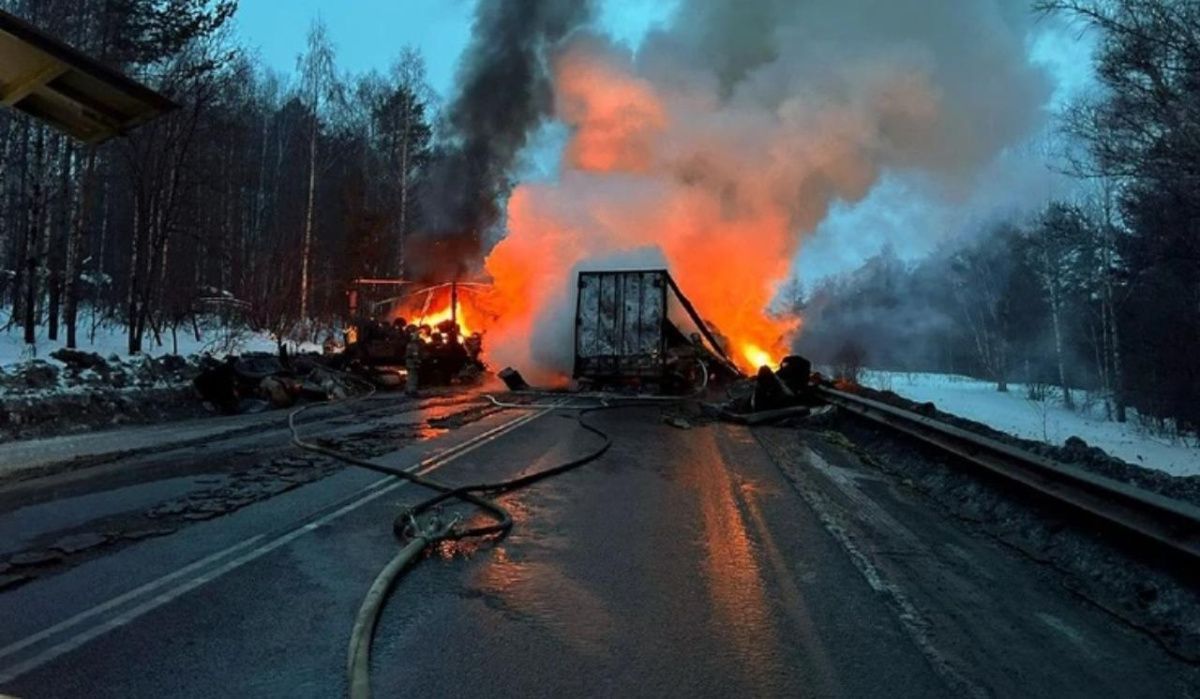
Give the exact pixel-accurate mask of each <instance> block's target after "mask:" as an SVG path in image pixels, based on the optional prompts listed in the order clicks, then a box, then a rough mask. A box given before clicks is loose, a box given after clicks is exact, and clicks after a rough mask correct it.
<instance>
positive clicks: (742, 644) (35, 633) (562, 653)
mask: <svg viewBox="0 0 1200 699" xmlns="http://www.w3.org/2000/svg"><path fill="white" fill-rule="evenodd" d="M372 419H373V418H372ZM590 419H591V420H592V422H593V423H594V424H597V425H599V426H601V427H602V428H603V429H605V430H606V431H608V432H609V433H610V434H612V435H613V437H614V440H615V442H614V446H613V448H612V449H611V450H610V451H609V453H608V454H606V455H605V456H604V457H603V458H602V459H600V460H599V461H597V462H594V463H592V464H589V465H587V466H585V467H583V468H582V469H580V470H577V471H574V472H572V473H570V474H567V475H564V476H561V477H558V478H555V479H553V480H550V481H545V482H542V483H539V484H537V485H536V486H534V487H533V488H531V489H529V490H526V491H521V492H518V493H513V494H511V495H509V496H506V497H505V498H504V502H505V504H506V505H507V506H508V507H509V508H510V509H511V510H512V512H513V514H514V518H515V519H516V526H515V528H514V531H513V533H512V535H510V536H509V537H508V538H507V539H505V540H504V541H502V542H500V543H499V544H497V545H494V546H485V547H481V548H477V549H473V550H467V551H458V552H455V553H446V552H444V553H443V554H442V555H435V556H432V557H431V558H430V560H426V561H424V562H422V563H421V564H420V565H419V566H417V567H416V568H415V569H413V570H412V571H411V572H410V573H409V574H408V575H407V576H406V577H404V578H403V579H402V580H401V582H400V584H399V587H398V588H397V590H396V592H395V594H394V596H393V597H392V599H391V601H390V603H389V604H388V606H387V608H386V610H385V612H384V616H383V618H382V621H381V624H380V627H379V631H378V634H377V637H376V642H375V649H374V671H373V685H374V687H375V690H376V694H377V695H378V696H395V695H399V694H410V695H420V696H495V695H522V696H571V695H599V696H697V695H699V696H728V695H755V696H849V697H875V696H880V697H884V696H886V697H892V696H921V697H936V696H1055V697H1062V696H1081V697H1082V696H1089V697H1092V696H1126V697H1129V696H1154V697H1163V696H1200V692H1198V690H1197V686H1200V685H1197V684H1196V675H1195V668H1194V667H1192V666H1190V665H1187V664H1185V663H1182V662H1180V661H1177V660H1174V659H1172V658H1171V657H1170V656H1168V655H1166V654H1165V653H1164V652H1162V650H1161V649H1160V648H1159V647H1158V646H1156V645H1155V644H1154V643H1153V641H1151V640H1150V639H1149V638H1147V637H1145V636H1143V635H1141V634H1140V633H1138V632H1136V631H1134V630H1132V629H1129V628H1127V627H1124V626H1122V625H1120V624H1118V623H1116V622H1115V621H1114V620H1112V619H1111V618H1110V617H1108V616H1107V615H1106V614H1104V613H1103V612H1101V611H1099V610H1097V609H1095V608H1094V607H1090V606H1088V605H1086V604H1084V603H1082V602H1081V601H1080V600H1078V599H1077V598H1075V597H1073V596H1072V595H1070V594H1069V593H1068V592H1066V591H1065V590H1063V589H1062V588H1061V587H1059V586H1057V585H1055V584H1054V582H1053V578H1052V577H1051V576H1049V575H1048V574H1047V573H1046V572H1045V571H1043V570H1041V569H1040V567H1039V566H1038V565H1036V564H1034V563H1032V562H1030V561H1028V560H1026V559H1022V558H1020V557H1018V556H1017V555H1016V554H1014V553H1012V552H1011V551H1009V550H1006V549H1005V548H1004V547H1002V546H1000V545H998V544H996V543H995V542H993V541H991V540H989V539H986V538H983V537H980V536H977V535H973V534H970V533H968V532H967V531H965V530H964V529H963V528H962V527H961V526H960V525H959V523H957V522H954V521H951V520H948V519H946V518H945V517H943V516H941V515H938V514H937V513H936V512H934V511H932V510H931V509H930V508H928V507H926V506H925V505H924V504H923V503H922V502H920V501H919V499H917V496H915V495H913V494H911V493H907V492H906V491H905V490H904V489H903V487H900V486H897V484H894V483H890V482H889V481H887V479H886V478H885V477H883V476H882V475H881V474H879V473H877V472H871V471H870V470H869V469H866V468H865V467H864V466H863V465H862V464H859V463H855V462H853V460H851V459H848V458H843V457H842V456H841V455H839V454H838V453H837V452H836V451H829V450H827V449H824V448H823V447H822V446H821V445H819V444H817V443H816V442H814V441H813V440H814V439H815V437H813V436H812V435H808V434H805V433H800V432H797V431H796V430H782V429H778V430H769V429H767V430H758V431H756V432H752V431H750V430H748V429H746V428H744V427H736V426H730V425H719V424H716V425H703V426H697V427H695V428H693V429H687V430H681V429H676V428H674V427H670V426H667V425H665V424H663V423H662V421H661V419H660V415H659V412H658V409H656V408H630V409H626V410H621V411H610V412H605V413H597V414H594V415H593V416H592V417H591V418H590ZM364 421H366V418H364ZM359 427H361V425H359ZM595 440H596V437H595V436H593V435H590V434H588V433H586V432H583V431H582V430H580V429H579V428H578V426H577V425H576V423H575V421H574V420H573V419H572V418H571V417H570V416H569V415H567V414H564V413H561V412H551V413H545V412H542V411H537V412H531V411H523V412H522V411H503V412H494V413H490V414H487V415H484V416H483V417H481V418H480V419H478V420H475V421H472V422H470V423H469V424H464V425H462V426H459V427H457V428H455V429H452V430H448V431H446V432H444V433H442V434H439V435H437V436H433V437H432V438H429V439H421V440H406V441H404V442H403V443H398V444H397V446H398V447H400V448H399V450H398V451H396V452H393V453H391V454H388V455H385V456H380V457H378V460H379V461H381V462H383V463H389V464H391V465H396V466H411V465H414V464H418V463H420V462H421V461H422V459H425V460H426V461H425V462H424V465H423V466H421V468H422V469H423V470H427V471H429V472H430V475H431V476H433V477H436V478H440V479H442V480H444V481H447V482H475V481H479V480H495V479H497V478H505V477H511V476H514V475H517V474H519V473H523V472H528V471H530V470H534V469H540V468H545V467H547V466H551V465H554V464H556V463H558V462H561V461H563V460H566V459H568V458H571V457H574V456H577V455H579V454H581V453H584V452H586V451H588V450H590V449H591V448H592V447H593V446H594V444H595ZM447 450H450V451H449V452H447ZM438 454H443V455H444V456H442V457H438V456H437V455H438ZM431 458H432V459H433V460H432V461H431V460H429V459H431ZM154 473H158V471H154ZM178 477H179V476H178V474H176V476H175V478H178ZM165 482H166V481H165V479H164V483H165ZM123 487H129V484H127V483H126V484H124V485H123ZM163 487H164V488H168V489H169V488H177V487H180V484H179V483H178V482H173V483H170V485H169V486H168V485H163ZM422 495H423V494H422V493H421V492H420V491H419V490H418V489H417V488H415V487H413V486H411V485H401V484H400V483H399V482H397V481H395V480H394V479H390V478H382V477H380V476H379V475H377V474H374V473H367V472H363V471H359V470H353V469H343V470H339V471H337V472H334V473H332V474H330V475H328V476H327V477H325V478H322V479H320V480H316V481H314V482H311V483H308V484H305V485H301V486H300V487H297V488H294V489H291V490H288V491H286V492H281V493H279V494H277V495H275V496H273V497H271V498H269V499H264V500H261V501H257V502H254V503H252V504H249V505H248V506H245V507H242V508H239V509H237V510H236V511H232V512H229V513H228V514H225V515H223V516H220V517H217V518H214V519H210V520H207V521H201V522H197V523H195V524H193V525H191V526H188V527H185V528H181V529H180V530H179V531H177V532H175V533H173V534H171V535H170V536H163V537H158V538H152V539H147V540H144V541H140V542H137V543H135V544H132V545H129V546H125V547H122V548H119V549H117V550H114V551H113V552H112V553H110V554H107V555H104V556H97V557H95V558H92V559H89V560H86V561H83V562H81V563H79V564H78V565H75V566H74V567H71V568H69V569H66V570H63V571H62V572H59V573H57V574H54V575H50V576H45V577H43V578H39V579H37V580H34V581H32V582H29V583H27V584H25V585H22V586H20V587H17V588H15V589H12V590H9V591H7V592H2V593H0V619H4V620H5V623H4V624H3V625H2V626H0V691H3V692H6V693H9V694H14V695H17V696H28V697H40V696H114V697H115V696H122V697H125V696H197V697H201V696H203V697H213V696H287V697H297V696H314V697H326V696H339V695H341V694H343V693H344V691H345V678H344V675H345V654H346V644H347V639H348V634H349V631H350V627H351V625H352V622H353V617H354V613H355V611H356V610H357V608H358V605H359V603H360V602H361V597H362V595H363V593H364V592H365V591H366V589H367V587H368V586H369V585H370V583H371V580H372V579H373V578H374V576H375V574H376V573H377V572H378V570H379V569H380V568H381V567H382V566H383V565H384V564H385V563H387V561H388V560H389V559H390V558H391V556H392V555H394V553H395V552H396V550H397V544H396V542H395V540H394V539H393V537H392V534H391V521H392V518H393V516H394V515H395V513H396V511H397V509H398V508H399V507H400V506H401V505H402V504H404V503H412V502H415V501H417V500H418V499H420V498H421V497H422ZM87 496H88V497H93V498H94V497H97V495H96V494H95V493H89V494H88V495H87ZM78 497H84V495H82V494H78V495H76V498H78ZM137 497H142V498H143V499H144V497H145V495H144V494H140V495H138V496H137ZM0 501H2V500H0ZM50 502H54V503H57V504H59V505H61V507H62V509H63V515H62V516H63V517H64V518H69V517H71V516H72V515H70V514H69V513H70V512H71V508H72V498H71V497H69V496H68V497H64V498H62V499H60V500H53V501H50ZM47 512H48V510H45V509H43V510H41V511H39V515H38V516H39V517H40V518H45V517H49V516H52V514H47ZM38 521H39V522H42V520H41V519H39V520H38ZM3 526H4V518H3V516H0V530H2V528H3ZM41 526H44V524H42V525H41Z"/></svg>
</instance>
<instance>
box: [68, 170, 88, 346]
mask: <svg viewBox="0 0 1200 699" xmlns="http://www.w3.org/2000/svg"><path fill="white" fill-rule="evenodd" d="M95 160H96V148H95V146H89V147H88V150H87V155H86V156H85V158H84V163H83V173H82V174H81V175H80V183H79V207H78V208H77V209H76V210H75V220H74V221H73V222H72V226H71V238H70V240H69V241H68V243H67V293H66V296H67V298H66V308H65V309H64V311H63V315H64V318H63V320H64V321H65V322H66V325H67V347H70V348H71V349H74V348H75V347H76V346H77V345H76V333H75V330H76V326H77V322H78V319H79V286H80V276H81V274H82V271H83V264H82V259H81V258H82V256H83V230H84V224H85V223H86V220H87V211H88V206H89V205H90V204H91V188H92V170H93V169H94V167H95Z"/></svg>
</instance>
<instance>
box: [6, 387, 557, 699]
mask: <svg viewBox="0 0 1200 699" xmlns="http://www.w3.org/2000/svg"><path fill="white" fill-rule="evenodd" d="M551 410H553V408H546V409H543V410H539V411H538V412H535V413H532V414H526V415H522V416H520V417H518V418H515V419H513V420H510V421H508V422H506V423H504V424H502V425H498V426H496V427H494V428H492V429H491V430H488V431H487V432H484V433H483V434H480V435H476V436H475V437H472V438H471V439H469V440H467V441H465V442H463V443H462V444H458V445H455V446H453V447H450V448H449V449H446V450H444V451H442V452H439V453H437V454H435V455H433V456H431V457H428V458H425V459H423V460H421V461H419V462H417V463H416V464H413V465H412V466H411V467H410V468H408V469H406V470H407V471H409V472H412V471H417V473H418V475H424V474H426V473H430V472H432V471H434V470H436V469H438V468H441V467H442V466H444V465H446V464H448V463H450V462H451V461H454V460H455V459H457V458H459V457H460V456H463V455H465V454H468V453H470V452H472V451H474V450H476V449H478V448H479V447H481V446H483V445H484V444H487V443H488V442H491V441H493V440H495V439H497V438H499V437H501V436H502V435H504V434H506V433H508V432H511V431H513V430H515V429H517V428H518V427H521V426H523V425H525V424H526V423H529V422H532V421H533V420H536V419H537V418H539V417H541V416H542V415H545V414H546V413H548V412H550V411H551ZM405 483H408V481H405V480H400V478H399V477H398V476H384V477H383V478H381V479H379V480H377V481H375V482H374V483H371V484H370V485H367V486H365V487H364V488H362V489H361V490H359V491H357V492H356V493H354V494H353V495H351V496H350V498H354V497H356V496H357V495H358V494H359V493H362V492H364V491H374V492H369V493H368V494H367V495H364V496H362V497H360V498H358V499H357V500H353V501H352V502H350V503H348V504H346V505H344V506H342V507H340V508H338V509H336V510H334V511H333V512H330V513H328V514H326V515H323V516H321V517H319V518H317V519H315V520H313V521H311V522H308V523H305V524H302V525H300V526H299V527H296V528H295V529H293V530H291V531H289V532H287V533H285V534H283V535H281V536H278V537H276V538H274V539H272V540H270V541H268V542H267V543H265V544H262V545H261V546H259V547H257V548H253V549H251V550H250V551H248V552H246V553H243V554H242V555H240V556H238V557H236V558H234V559H233V560H230V561H228V562H226V563H224V564H223V565H220V566H218V567H216V568H213V569H212V570H209V571H207V572H205V573H202V574H200V575H197V576H195V577H193V578H190V579H188V580H186V581H184V582H183V583H181V584H179V585H176V586H175V587H172V588H170V589H168V590H166V591H164V592H162V593H160V594H158V595H156V596H154V597H152V598H150V599H148V600H146V601H145V602H142V603H141V604H139V605H136V606H134V607H133V608H131V609H129V610H127V611H125V612H123V613H121V614H118V615H117V616H114V617H112V618H110V619H109V620H107V621H104V622H102V623H99V624H97V625H95V626H91V627H89V628H87V629H84V630H83V631H80V632H78V633H76V634H75V635H73V636H71V637H70V638H67V639H66V640H64V641H62V642H60V643H57V644H55V645H53V646H51V647H49V648H47V649H46V650H44V651H42V652H40V653H38V654H37V655H34V656H33V657H31V658H29V659H28V660H25V661H23V662H19V663H16V664H14V665H10V666H8V667H6V668H4V669H3V670H0V683H5V682H11V681H12V680H14V679H16V678H18V677H20V676H21V675H24V674H25V673H28V672H30V671H31V670H35V669H37V668H38V667H41V666H42V665H45V664H46V663H48V662H50V661H51V660H54V659H55V658H58V657H60V656H62V655H64V654H66V653H69V652H71V651H73V650H75V649H76V648H79V647H80V646H82V645H84V644H85V643H88V642H89V641H91V640H93V639H95V638H97V637H99V636H102V635H104V634H106V633H108V632H109V631H112V630H113V629H116V628H118V627H120V626H124V625H125V624H128V623H129V622H131V621H133V620H135V619H137V618H139V617H141V616H143V615H145V614H147V613H148V612H150V611H153V610H154V609H157V608H158V607H161V606H162V605H164V604H166V603H168V602H170V601H172V600H175V599H177V598H179V597H181V596H183V595H185V594H187V593H188V592H190V591H192V590H194V589H196V588H197V587H200V586H201V585H203V584H205V583H207V582H211V581H213V580H216V579H217V578H219V577H221V576H223V575H225V574H226V573H229V572H230V571H233V570H236V569H237V568H240V567H242V566H243V565H245V564H247V563H250V562H251V561H254V560H256V559H258V558H261V557H262V556H265V555H266V554H268V553H270V552H271V551H274V550H275V549H278V548H279V547H281V546H285V545H287V544H289V543H291V542H292V541H295V540H296V539H298V538H300V537H301V536H303V535H305V534H307V533H309V532H311V531H313V530H315V529H318V528H320V527H322V526H324V525H326V524H329V523H330V522H332V521H334V520H336V519H338V518H340V517H342V516H343V515H345V514H347V513H349V512H352V511H354V510H356V509H358V508H360V507H362V506H363V505H366V504H367V503H369V502H371V501H373V500H375V499H377V498H380V497H382V496H384V495H386V494H387V493H390V492H392V491H394V490H396V489H397V488H399V487H401V486H403V485H404V484H405ZM264 538H266V535H265V534H257V535H255V536H252V537H250V538H249V539H246V540H245V541H242V542H240V543H237V544H234V545H233V546H230V547H229V548H226V549H223V550H221V551H218V552H216V553H214V554H212V555H209V556H206V557H204V558H202V559H200V560H198V561H196V562H194V563H191V564H189V565H187V566H184V567H183V568H180V569H179V570H177V571H175V572H172V573H168V574H167V575H164V576H162V577H161V578H158V579H157V580H153V581H151V582H149V583H146V584H145V585H142V586H140V587H138V588H135V589H133V590H131V591H129V592H126V593H124V594H122V595H118V596H117V597H114V598H112V599H110V600H108V601H107V602H104V603H102V604H99V605H97V606H95V607H92V608H91V609H88V610H86V611H83V612H80V613H79V614H76V615H75V616H73V617H71V618H69V619H66V620H65V621H62V622H59V623H58V624H55V625H54V626H51V627H49V628H46V629H43V630H42V631H39V632H37V633H34V634H32V635H30V636H28V637H26V638H23V639H21V640H20V641H16V642H15V643H12V644H10V645H7V646H5V647H4V648H0V658H4V657H7V656H10V655H13V654H14V653H17V652H19V651H21V650H23V649H25V648H28V647H29V646H32V645H34V644H37V643H40V642H42V641H44V640H46V639H47V638H50V637H51V636H54V635H55V634H58V633H60V632H62V631H65V630H66V629H69V628H71V627H73V626H78V625H79V624H81V623H82V622H84V621H87V620H88V619H91V618H92V617H95V616H98V615H101V614H104V613H105V612H108V611H111V610H113V609H115V608H117V607H119V606H121V605H122V604H125V603H126V602H129V601H131V600H134V599H136V598H138V597H140V596H142V595H144V594H146V593H148V592H152V591H154V590H157V589H159V588H161V587H164V586H166V585H168V584H170V583H172V582H174V581H175V580H178V579H179V578H182V577H185V576H188V575H190V574H192V573H194V572H196V571H198V570H201V569H204V568H205V567H206V566H209V565H211V564H213V563H215V562H217V561H220V560H221V559H223V558H226V557H228V556H230V555H232V554H234V553H237V552H239V551H241V550H242V549H246V548H249V547H251V546H253V545H255V544H257V543H259V542H260V541H261V540H263V539H264Z"/></svg>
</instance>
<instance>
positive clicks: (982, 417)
mask: <svg viewBox="0 0 1200 699" xmlns="http://www.w3.org/2000/svg"><path fill="white" fill-rule="evenodd" d="M861 381H862V384H863V385H865V386H869V387H871V388H875V389H879V390H887V391H892V392H894V393H897V394H899V395H901V396H904V397H905V398H908V399H910V400H915V401H921V402H925V401H931V402H933V403H934V404H936V405H937V407H938V409H939V410H942V411H944V412H947V413H953V414H955V415H958V416H960V417H964V418H967V419H969V420H975V421H977V422H982V423H986V424H988V425H990V426H991V427H992V428H994V429H997V430H1000V431H1002V432H1008V433H1009V434H1012V435H1015V436H1017V437H1021V438H1024V439H1031V440H1040V441H1043V442H1049V443H1051V444H1056V445H1061V444H1062V443H1063V442H1064V441H1065V440H1066V439H1067V438H1068V437H1071V436H1076V437H1079V438H1080V439H1082V440H1084V441H1085V442H1087V443H1088V444H1090V445H1092V446H1096V447H1100V448H1101V449H1103V450H1104V451H1106V452H1108V453H1109V454H1111V455H1112V456H1115V457H1117V458H1119V459H1123V460H1125V461H1128V462H1129V463H1133V464H1139V465H1142V466H1146V467H1148V468H1155V469H1159V470H1161V471H1166V472H1167V473H1170V474H1172V475H1176V476H1190V475H1200V448H1197V447H1196V446H1194V445H1193V444H1190V443H1189V444H1185V443H1183V442H1180V441H1172V440H1170V439H1169V438H1166V437H1161V436H1157V435H1152V434H1150V433H1149V432H1148V431H1147V430H1146V429H1145V428H1144V427H1142V426H1140V425H1139V424H1138V422H1137V418H1136V414H1134V413H1133V411H1130V416H1129V422H1127V423H1124V424H1121V423H1117V422H1109V421H1107V420H1105V419H1104V406H1103V405H1095V406H1093V407H1092V408H1091V409H1090V410H1089V409H1088V408H1086V407H1081V408H1078V409H1077V410H1075V411H1071V410H1067V409H1066V408H1064V407H1062V404H1061V403H1060V402H1059V401H1058V400H1055V399H1051V400H1047V401H1040V402H1039V401H1033V400H1029V399H1028V397H1027V393H1026V388H1025V386H1024V385H1022V384H1010V385H1009V390H1008V393H1000V392H998V391H997V390H996V385H995V384H994V383H991V382H987V381H980V380H978V379H973V378H970V377H966V376H956V375H952V374H917V373H914V374H908V373H900V372H888V371H873V370H870V371H864V372H863V375H862V378H861ZM1081 395H1082V394H1081Z"/></svg>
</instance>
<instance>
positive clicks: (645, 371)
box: [572, 269, 741, 393]
mask: <svg viewBox="0 0 1200 699" xmlns="http://www.w3.org/2000/svg"><path fill="white" fill-rule="evenodd" d="M727 344H728V343H727V342H726V341H725V340H724V339H723V338H720V337H719V336H718V335H717V334H716V333H714V331H713V330H712V329H711V328H710V326H709V324H708V323H707V322H705V321H704V319H703V318H701V316H700V315H699V313H698V312H697V311H696V308H695V307H694V306H693V305H692V303H691V302H690V301H689V300H688V299H687V297H686V296H684V295H683V292H682V291H681V290H680V288H679V286H678V285H677V284H676V283H675V280H674V279H672V278H671V275H670V273H668V272H667V270H665V269H648V270H627V271H594V272H587V271H584V272H580V273H579V276H578V281H577V296H576V303H575V361H574V368H573V372H572V374H573V376H574V378H575V379H577V380H578V381H579V382H580V383H581V384H586V385H592V386H596V387H622V386H634V387H638V388H643V389H647V390H650V391H652V392H657V391H662V392H666V393H687V392H693V391H698V390H702V389H703V388H704V387H705V386H706V385H707V384H708V383H709V382H710V381H711V380H714V379H731V378H734V377H737V376H740V375H741V372H740V371H739V370H738V368H737V366H736V365H735V364H734V363H733V361H731V360H730V358H729V356H728V355H727V354H726V351H725V347H726V346H727Z"/></svg>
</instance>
